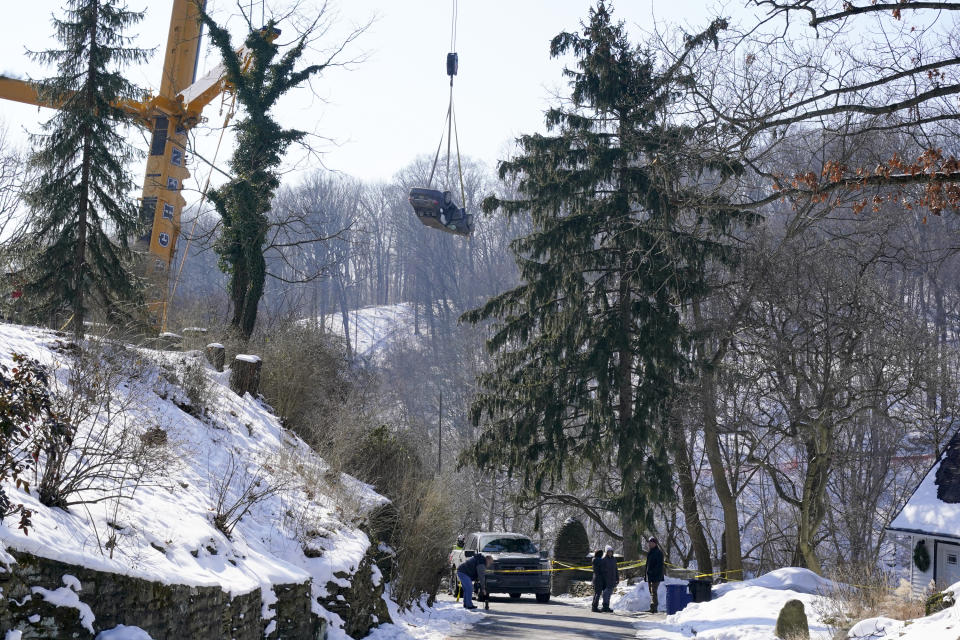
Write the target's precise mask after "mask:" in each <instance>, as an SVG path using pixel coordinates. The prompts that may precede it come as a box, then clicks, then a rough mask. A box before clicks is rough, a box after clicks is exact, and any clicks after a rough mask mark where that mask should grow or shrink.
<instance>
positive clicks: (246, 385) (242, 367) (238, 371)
mask: <svg viewBox="0 0 960 640" xmlns="http://www.w3.org/2000/svg"><path fill="white" fill-rule="evenodd" d="M262 366H263V362H262V361H261V360H260V356H251V355H245V354H239V355H238V356H237V357H236V358H234V360H233V367H231V368H230V389H231V390H232V391H233V392H234V393H236V394H237V395H238V396H243V395H244V394H245V393H249V394H250V395H252V396H255V395H257V392H258V391H259V390H260V369H261V367H262Z"/></svg>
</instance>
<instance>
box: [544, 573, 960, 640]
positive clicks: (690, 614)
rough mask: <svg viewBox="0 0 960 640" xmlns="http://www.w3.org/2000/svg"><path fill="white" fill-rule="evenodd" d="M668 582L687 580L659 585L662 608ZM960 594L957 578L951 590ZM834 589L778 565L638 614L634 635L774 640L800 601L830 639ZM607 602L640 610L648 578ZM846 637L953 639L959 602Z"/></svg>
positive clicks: (876, 623)
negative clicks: (790, 606)
mask: <svg viewBox="0 0 960 640" xmlns="http://www.w3.org/2000/svg"><path fill="white" fill-rule="evenodd" d="M667 584H684V585H685V584H686V581H685V580H678V579H675V578H669V577H668V578H667V580H666V582H665V583H662V584H661V585H660V589H659V592H658V598H659V601H660V611H661V612H663V611H665V610H666V588H665V586H666V585H667ZM949 590H950V591H953V592H954V593H960V583H957V584H955V585H953V586H952V587H951V588H950V589H949ZM834 591H835V588H834V585H833V583H832V582H831V581H830V580H826V579H824V578H821V577H820V576H818V575H816V574H815V573H813V572H812V571H809V570H807V569H799V568H795V567H788V568H783V569H777V570H775V571H771V572H770V573H767V574H764V575H762V576H760V577H758V578H753V579H751V580H745V581H743V582H729V583H726V584H722V585H717V586H714V588H713V599H712V600H711V601H710V602H700V603H690V604H688V605H687V606H686V607H684V608H683V609H682V610H681V611H679V612H677V613H675V614H673V615H668V616H666V618H661V619H655V618H645V619H644V618H641V619H639V620H638V621H637V622H636V625H635V626H636V627H637V630H638V631H637V637H638V638H648V639H654V638H656V639H657V640H690V639H692V638H696V640H774V639H775V638H776V636H775V635H774V627H775V626H776V622H777V616H778V615H779V613H780V610H781V609H782V608H783V605H784V604H786V603H787V601H788V600H800V601H801V602H802V603H803V606H804V610H805V612H806V614H807V620H808V624H809V627H810V637H811V639H812V640H830V639H831V638H832V635H831V634H832V631H831V629H830V628H829V627H828V626H827V624H825V623H824V622H823V620H821V619H820V613H821V612H824V611H829V610H830V609H831V608H830V607H829V606H826V605H827V602H826V600H827V599H828V598H830V594H831V593H833V592H834ZM560 598H561V599H562V600H563V601H564V602H567V603H571V604H576V605H579V606H583V607H589V606H590V601H591V598H590V597H580V598H574V597H570V596H560ZM610 606H611V608H613V610H614V611H615V612H617V613H621V614H636V613H644V612H646V611H648V610H649V608H650V593H649V591H648V587H647V583H645V582H641V583H638V584H635V585H632V586H628V585H626V583H623V582H621V583H620V585H619V586H618V587H617V589H616V591H615V592H614V597H613V598H612V599H611V601H610ZM848 638H849V639H850V640H881V639H890V640H893V639H895V638H896V639H899V640H958V638H960V607H951V608H949V609H947V610H945V611H942V612H940V613H937V614H935V615H932V616H927V617H925V618H918V619H916V620H910V621H906V622H901V621H898V620H891V619H889V618H871V619H869V620H864V621H861V622H860V623H858V624H857V625H856V626H855V627H854V628H853V629H852V630H851V632H850V634H849V636H848Z"/></svg>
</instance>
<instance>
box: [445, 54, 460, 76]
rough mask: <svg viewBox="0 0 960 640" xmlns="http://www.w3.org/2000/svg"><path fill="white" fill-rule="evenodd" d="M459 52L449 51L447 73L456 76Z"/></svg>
mask: <svg viewBox="0 0 960 640" xmlns="http://www.w3.org/2000/svg"><path fill="white" fill-rule="evenodd" d="M457 64H458V63H457V54H456V53H448V54H447V75H448V76H455V75H457Z"/></svg>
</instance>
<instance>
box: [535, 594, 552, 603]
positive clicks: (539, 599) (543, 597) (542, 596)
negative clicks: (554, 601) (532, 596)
mask: <svg viewBox="0 0 960 640" xmlns="http://www.w3.org/2000/svg"><path fill="white" fill-rule="evenodd" d="M537 602H550V594H549V593H538V594H537Z"/></svg>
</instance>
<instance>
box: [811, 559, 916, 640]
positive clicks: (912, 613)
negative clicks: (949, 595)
mask: <svg viewBox="0 0 960 640" xmlns="http://www.w3.org/2000/svg"><path fill="white" fill-rule="evenodd" d="M830 578H831V580H833V582H834V588H833V590H832V591H830V592H827V593H822V594H821V595H823V596H826V597H825V598H823V599H822V600H820V601H819V604H818V606H817V607H816V608H815V609H816V613H817V615H818V616H819V617H820V619H821V620H823V622H824V623H825V624H826V625H827V626H828V627H829V628H830V630H831V632H832V633H833V637H834V638H847V634H848V632H849V630H850V628H851V627H853V625H855V624H856V623H857V622H859V621H860V620H865V619H867V618H876V617H880V616H883V617H886V618H893V619H895V620H910V619H913V618H919V617H921V616H923V602H922V601H920V600H917V599H915V598H912V596H911V594H910V588H909V585H908V584H906V583H905V582H904V583H902V584H900V585H899V586H896V585H895V584H894V580H893V578H892V577H891V576H890V575H889V574H887V573H885V572H883V571H880V570H878V569H877V568H876V567H864V566H847V567H843V568H841V569H839V570H838V571H837V572H836V573H835V574H834V575H831V576H830Z"/></svg>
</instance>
